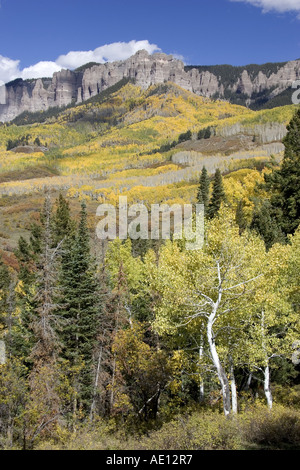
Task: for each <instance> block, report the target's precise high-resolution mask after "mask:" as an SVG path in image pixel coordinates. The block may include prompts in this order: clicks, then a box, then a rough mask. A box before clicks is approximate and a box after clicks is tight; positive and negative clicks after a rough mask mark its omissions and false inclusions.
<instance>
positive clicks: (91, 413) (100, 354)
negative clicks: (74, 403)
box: [90, 346, 102, 421]
mask: <svg viewBox="0 0 300 470" xmlns="http://www.w3.org/2000/svg"><path fill="white" fill-rule="evenodd" d="M101 360H102V346H101V348H100V353H99V358H98V364H97V373H96V378H95V384H94V393H93V400H92V405H91V411H90V420H91V421H92V420H93V416H94V409H95V404H96V395H97V387H98V380H99V374H100V367H101Z"/></svg>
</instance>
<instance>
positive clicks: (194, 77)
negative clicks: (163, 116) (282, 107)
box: [0, 51, 300, 122]
mask: <svg viewBox="0 0 300 470" xmlns="http://www.w3.org/2000/svg"><path fill="white" fill-rule="evenodd" d="M298 78H300V60H296V61H291V62H286V63H278V64H264V65H249V66H245V67H232V66H228V65H222V66H206V67H205V66H187V67H185V66H184V64H183V62H181V61H180V60H177V59H174V58H173V57H172V56H169V55H166V54H162V53H155V54H153V55H149V54H148V53H147V52H146V51H139V52H137V53H136V54H135V55H134V56H132V57H130V58H129V59H127V60H125V61H118V62H112V63H105V64H93V63H92V64H87V65H86V66H83V67H80V68H79V69H77V70H74V71H70V70H62V71H61V72H57V73H55V74H54V75H53V77H52V79H37V80H26V81H23V80H21V79H17V80H14V81H13V82H11V83H8V84H6V85H3V89H2V90H0V91H1V96H4V99H3V100H2V101H3V102H2V103H0V121H3V122H7V121H11V120H13V119H14V118H15V117H16V116H18V115H19V114H21V113H23V112H24V111H29V112H37V111H43V110H44V111H46V110H48V109H49V108H53V107H64V106H68V105H72V104H75V103H81V102H83V101H86V100H88V99H90V98H92V97H94V96H96V95H98V94H99V93H100V92H102V91H103V90H105V89H107V88H109V87H111V86H113V85H115V84H116V83H118V82H119V81H120V80H122V79H131V80H135V83H136V84H137V85H138V86H140V87H141V88H143V89H147V88H148V87H149V86H151V85H155V84H163V83H165V82H167V81H172V82H173V83H175V84H177V85H179V86H181V87H182V88H184V89H186V90H188V91H191V92H193V93H195V94H197V95H200V96H205V97H214V98H222V99H227V100H229V101H231V102H232V103H236V104H241V105H244V106H245V105H247V106H249V107H252V108H253V109H256V108H261V107H263V106H265V105H266V103H267V102H269V101H270V100H272V99H273V98H274V97H276V96H278V95H280V94H282V93H283V92H284V91H286V90H287V89H290V87H291V85H292V83H293V82H294V81H295V80H297V79H298ZM291 94H292V93H289V94H288V95H287V96H285V97H284V100H283V103H282V104H289V103H291Z"/></svg>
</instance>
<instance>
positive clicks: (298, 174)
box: [265, 109, 300, 235]
mask: <svg viewBox="0 0 300 470" xmlns="http://www.w3.org/2000/svg"><path fill="white" fill-rule="evenodd" d="M287 130H288V132H287V135H286V137H285V138H284V139H283V143H284V146H285V152H284V158H283V161H282V164H281V167H280V169H278V170H274V171H273V172H272V173H271V174H269V175H265V180H266V186H267V189H268V190H269V191H270V192H271V206H272V214H273V217H274V218H275V220H276V222H277V224H278V226H279V228H280V229H281V230H282V231H283V233H284V234H286V235H287V234H293V233H294V232H295V230H296V229H297V227H298V226H299V224H300V184H299V182H300V109H298V110H297V112H296V113H295V115H294V117H293V118H292V120H291V122H290V123H289V125H288V126H287Z"/></svg>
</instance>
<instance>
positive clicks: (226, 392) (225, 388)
mask: <svg viewBox="0 0 300 470" xmlns="http://www.w3.org/2000/svg"><path fill="white" fill-rule="evenodd" d="M214 318H215V308H214V312H213V314H212V315H211V316H210V317H209V318H208V322H207V339H208V344H209V349H210V353H211V357H212V360H213V363H214V366H215V367H216V369H217V374H218V379H219V381H220V384H221V389H222V395H223V409H224V414H225V416H228V415H229V414H230V411H231V403H230V388H229V382H228V379H227V376H226V374H225V371H224V369H223V367H222V364H221V362H220V358H219V355H218V352H217V349H216V345H215V341H214V337H213V331H212V325H213V320H214Z"/></svg>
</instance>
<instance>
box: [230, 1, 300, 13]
mask: <svg viewBox="0 0 300 470" xmlns="http://www.w3.org/2000/svg"><path fill="white" fill-rule="evenodd" d="M231 1H232V2H244V3H250V4H251V5H254V6H256V7H259V8H262V10H263V12H264V13H267V12H270V11H277V12H279V13H286V12H298V13H300V0H231Z"/></svg>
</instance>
